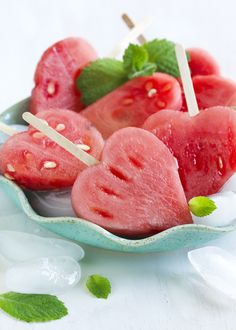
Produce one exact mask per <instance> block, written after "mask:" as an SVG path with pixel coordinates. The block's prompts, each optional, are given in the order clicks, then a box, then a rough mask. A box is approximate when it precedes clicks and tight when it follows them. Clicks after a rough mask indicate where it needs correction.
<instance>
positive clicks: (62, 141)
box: [22, 112, 99, 166]
mask: <svg viewBox="0 0 236 330" xmlns="http://www.w3.org/2000/svg"><path fill="white" fill-rule="evenodd" d="M22 118H23V119H24V120H25V121H26V122H27V123H29V124H30V125H32V126H33V127H34V128H36V129H37V130H39V131H40V132H42V133H43V134H44V135H46V136H47V137H48V138H49V139H51V140H52V141H54V142H56V143H57V144H58V145H59V146H60V147H62V148H63V149H65V150H66V151H68V152H69V153H70V154H72V155H73V156H75V157H76V158H78V159H79V160H80V161H81V162H83V163H84V164H85V165H87V166H91V165H95V164H98V163H99V161H98V160H97V159H96V158H94V157H93V156H91V155H89V154H88V153H87V152H85V151H83V150H82V149H81V148H80V147H78V146H77V145H76V144H74V143H73V142H71V141H70V140H68V139H67V138H66V137H64V136H63V135H62V134H60V133H58V132H57V131H56V130H54V129H53V128H52V127H50V126H48V125H47V124H45V122H44V121H43V120H41V119H39V118H37V117H35V116H34V115H33V114H32V113H30V112H24V113H23V115H22Z"/></svg>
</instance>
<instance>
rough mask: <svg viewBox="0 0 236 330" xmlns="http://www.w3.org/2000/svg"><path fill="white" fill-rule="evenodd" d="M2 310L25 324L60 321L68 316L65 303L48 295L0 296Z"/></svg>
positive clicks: (11, 294)
mask: <svg viewBox="0 0 236 330" xmlns="http://www.w3.org/2000/svg"><path fill="white" fill-rule="evenodd" d="M0 308H1V309H2V310H3V311H4V312H6V313H7V314H9V315H11V316H12V317H14V318H15V319H17V320H21V321H25V322H47V321H52V320H58V319H61V318H62V317H64V316H66V315H67V314H68V311H67V308H66V307H65V306H64V304H63V302H61V301H60V300H59V299H58V298H57V297H55V296H51V295H47V294H23V293H16V292H8V293H4V294H1V295H0Z"/></svg>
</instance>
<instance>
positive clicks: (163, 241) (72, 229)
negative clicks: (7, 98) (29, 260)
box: [0, 99, 236, 253]
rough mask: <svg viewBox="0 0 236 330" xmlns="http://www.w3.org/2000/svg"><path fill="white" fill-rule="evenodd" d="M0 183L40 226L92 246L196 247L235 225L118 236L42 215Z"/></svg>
mask: <svg viewBox="0 0 236 330" xmlns="http://www.w3.org/2000/svg"><path fill="white" fill-rule="evenodd" d="M28 105H29V99H26V100H23V101H21V102H19V103H17V104H16V105H14V106H12V107H11V108H9V109H8V110H6V111H5V112H4V113H2V114H1V115H0V121H3V122H5V123H6V124H23V123H24V122H23V120H22V117H21V115H22V113H23V112H24V111H28ZM0 185H1V186H2V187H3V188H4V190H5V191H6V193H7V194H9V195H10V196H11V198H12V199H13V200H14V201H15V203H17V205H18V206H19V208H21V209H22V210H23V211H24V213H25V214H26V215H27V216H28V217H29V218H30V219H31V220H32V221H35V222H37V223H38V224H40V225H41V226H43V227H45V228H47V229H49V230H51V231H53V232H55V233H57V234H59V235H61V236H64V237H66V238H69V239H72V240H75V241H78V242H83V243H86V244H89V245H93V246H96V247H100V248H104V249H109V250H115V251H123V252H136V253H144V252H161V251H168V250H176V249H181V248H190V247H196V246H198V245H201V244H204V243H206V242H208V241H210V240H213V239H216V238H219V237H221V236H223V235H224V234H226V233H228V232H231V231H234V230H235V229H236V226H228V227H221V228H214V227H209V226H203V225H182V226H177V227H173V228H170V229H168V230H165V231H163V232H161V233H159V234H156V235H153V236H151V237H148V238H144V239H139V240H130V239H125V238H121V237H118V236H116V235H113V234H111V233H109V232H108V231H107V230H105V229H103V228H101V227H99V226H97V225H95V224H93V223H91V222H89V221H86V220H84V219H80V218H72V217H57V218H55V217H54V218H50V217H42V216H40V215H38V214H37V213H36V212H35V211H34V210H33V209H32V207H31V206H30V204H29V202H28V200H27V198H26V196H25V194H24V192H23V190H22V189H21V188H20V187H18V186H17V185H16V184H15V183H14V182H12V181H10V180H7V179H6V178H5V177H3V176H0Z"/></svg>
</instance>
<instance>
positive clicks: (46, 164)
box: [43, 160, 57, 169]
mask: <svg viewBox="0 0 236 330" xmlns="http://www.w3.org/2000/svg"><path fill="white" fill-rule="evenodd" d="M43 167H44V168H47V169H51V168H56V167H57V164H56V163H55V162H52V161H50V160H47V161H46V162H44V164H43Z"/></svg>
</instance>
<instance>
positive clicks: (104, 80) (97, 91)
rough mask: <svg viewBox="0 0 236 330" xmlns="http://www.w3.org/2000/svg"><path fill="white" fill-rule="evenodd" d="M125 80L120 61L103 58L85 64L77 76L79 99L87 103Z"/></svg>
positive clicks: (125, 75)
mask: <svg viewBox="0 0 236 330" xmlns="http://www.w3.org/2000/svg"><path fill="white" fill-rule="evenodd" d="M126 81H127V73H126V71H125V70H124V68H123V63H122V62H121V61H118V60H115V59H111V58H104V59H99V60H96V61H94V62H92V63H91V64H89V65H88V66H86V67H85V68H84V69H83V70H82V72H81V74H80V76H79V77H78V78H77V81H76V85H77V88H78V89H79V91H80V93H81V96H82V97H81V101H82V102H83V103H84V104H85V105H89V104H91V103H93V102H95V101H97V100H98V99H100V98H101V97H103V96H104V95H106V94H108V93H109V92H111V91H113V90H114V89H116V88H117V87H119V86H120V85H122V84H124V83H125V82H126Z"/></svg>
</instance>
